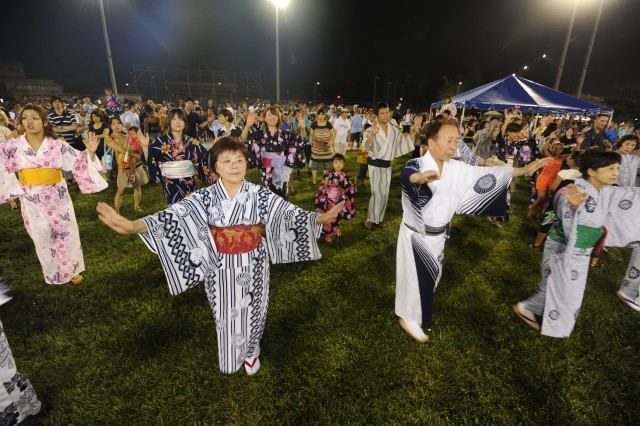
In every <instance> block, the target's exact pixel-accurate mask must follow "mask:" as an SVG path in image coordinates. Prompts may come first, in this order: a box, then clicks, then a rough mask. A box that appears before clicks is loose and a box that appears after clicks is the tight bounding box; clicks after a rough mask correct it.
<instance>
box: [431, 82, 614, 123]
mask: <svg viewBox="0 0 640 426" xmlns="http://www.w3.org/2000/svg"><path fill="white" fill-rule="evenodd" d="M451 100H452V101H453V102H454V103H455V104H456V107H457V108H465V109H471V108H475V109H480V110H498V111H501V110H504V109H505V108H513V107H516V106H519V107H520V110H521V111H523V112H535V113H550V114H566V113H570V114H574V115H595V114H598V113H600V112H604V113H607V114H613V109H611V108H607V107H603V106H600V105H596V104H592V103H590V102H586V101H583V100H582V99H579V98H576V97H573V96H569V95H567V94H566V93H562V92H559V91H557V90H553V89H551V88H549V87H546V86H543V85H541V84H538V83H535V82H533V81H530V80H526V79H524V78H521V77H518V76H515V75H510V76H508V77H505V78H503V79H501V80H496V81H494V82H492V83H489V84H485V85H484V86H480V87H478V88H475V89H473V90H469V91H468V92H464V93H461V94H459V95H456V96H452V97H451ZM443 103H444V102H442V101H440V102H435V103H433V104H431V108H439V107H441V106H442V104H443Z"/></svg>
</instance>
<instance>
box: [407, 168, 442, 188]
mask: <svg viewBox="0 0 640 426" xmlns="http://www.w3.org/2000/svg"><path fill="white" fill-rule="evenodd" d="M438 179H440V173H438V172H437V171H435V170H427V171H426V172H422V173H414V174H412V175H411V176H410V177H409V182H411V183H412V184H414V185H424V184H425V183H431V182H433V181H434V180H438Z"/></svg>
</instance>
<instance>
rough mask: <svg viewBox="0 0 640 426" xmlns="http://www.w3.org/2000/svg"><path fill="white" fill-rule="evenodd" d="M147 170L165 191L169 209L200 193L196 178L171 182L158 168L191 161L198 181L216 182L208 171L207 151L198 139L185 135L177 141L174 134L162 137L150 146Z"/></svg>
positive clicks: (209, 170) (212, 174) (172, 180)
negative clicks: (163, 164)
mask: <svg viewBox="0 0 640 426" xmlns="http://www.w3.org/2000/svg"><path fill="white" fill-rule="evenodd" d="M148 151H149V158H148V159H147V167H148V169H149V175H150V176H151V179H152V180H153V181H155V182H159V183H161V184H162V191H163V193H164V199H165V201H166V202H167V206H170V205H172V204H174V203H177V202H178V201H180V200H182V199H183V198H184V197H186V196H188V195H189V194H191V193H193V192H195V191H196V189H197V183H196V179H195V177H188V178H178V179H170V178H167V177H164V176H162V172H161V171H160V168H159V166H158V165H159V164H160V163H165V162H168V161H178V160H189V161H191V162H193V164H194V165H195V166H196V170H197V173H198V177H199V178H200V180H201V181H203V182H208V183H213V182H215V180H216V178H215V177H214V173H213V172H212V171H211V169H210V167H209V156H208V155H207V154H208V152H209V151H208V150H207V149H206V148H205V147H204V146H203V145H200V142H198V140H197V139H193V138H190V137H189V136H186V135H182V139H181V140H179V141H176V140H175V139H174V138H173V135H172V134H171V133H168V134H166V135H160V136H158V137H157V138H156V139H155V140H153V141H151V143H149V150H148Z"/></svg>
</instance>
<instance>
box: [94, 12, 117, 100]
mask: <svg viewBox="0 0 640 426" xmlns="http://www.w3.org/2000/svg"><path fill="white" fill-rule="evenodd" d="M98 3H99V4H100V17H101V18H102V34H103V35H104V46H105V48H106V49H107V62H108V63H109V74H110V75H111V91H112V92H113V94H114V95H116V96H118V85H117V84H116V75H115V73H114V72H113V61H112V60H111V48H110V47H109V34H107V20H106V19H105V17H104V5H103V4H102V0H98Z"/></svg>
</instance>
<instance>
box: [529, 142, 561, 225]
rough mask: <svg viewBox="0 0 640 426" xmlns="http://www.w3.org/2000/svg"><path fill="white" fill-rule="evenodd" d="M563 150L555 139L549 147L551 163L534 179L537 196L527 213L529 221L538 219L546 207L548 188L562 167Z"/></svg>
mask: <svg viewBox="0 0 640 426" xmlns="http://www.w3.org/2000/svg"><path fill="white" fill-rule="evenodd" d="M563 150H564V145H563V144H562V142H560V141H559V140H557V139H556V141H555V142H553V143H551V146H550V147H549V152H550V153H551V156H552V157H553V161H551V162H550V163H549V164H547V165H546V166H544V168H543V169H542V171H541V172H540V175H539V176H538V179H536V191H537V193H538V196H537V198H536V200H535V201H534V202H533V204H531V205H530V206H529V211H528V213H527V216H529V218H531V219H533V218H535V217H538V216H539V215H540V213H541V212H542V211H543V210H544V209H545V207H546V205H547V201H548V199H549V186H550V185H551V183H552V182H553V181H554V180H555V178H556V176H557V175H558V172H559V171H560V168H561V167H562V162H563V156H562V151H563Z"/></svg>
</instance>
